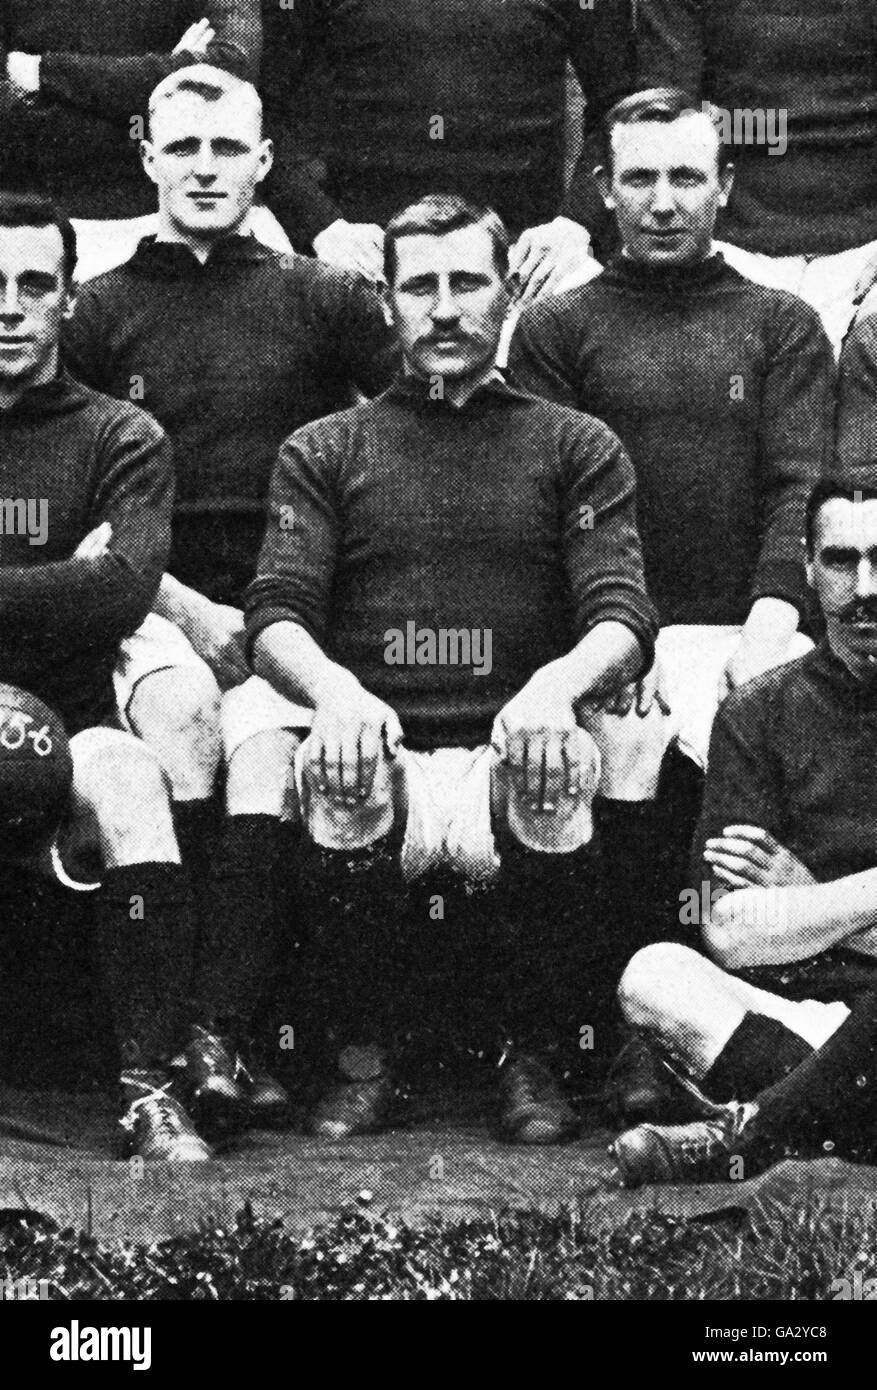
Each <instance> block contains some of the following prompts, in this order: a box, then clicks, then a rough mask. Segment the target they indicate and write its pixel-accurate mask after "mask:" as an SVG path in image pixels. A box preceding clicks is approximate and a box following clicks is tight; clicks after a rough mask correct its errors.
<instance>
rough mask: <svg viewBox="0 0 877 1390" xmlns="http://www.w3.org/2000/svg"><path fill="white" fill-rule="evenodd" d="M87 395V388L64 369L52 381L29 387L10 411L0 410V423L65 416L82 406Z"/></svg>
mask: <svg viewBox="0 0 877 1390" xmlns="http://www.w3.org/2000/svg"><path fill="white" fill-rule="evenodd" d="M87 394H88V393H87V392H86V390H85V387H84V386H82V385H81V384H80V383H79V382H78V381H76V380H75V379H74V378H73V377H72V376H70V374H69V372H67V371H65V370H64V368H63V367H62V368H61V369H60V370H59V372H58V374H57V376H54V377H52V380H51V381H45V382H43V383H42V384H41V385H39V386H29V387H28V389H27V390H26V391H25V392H24V393H23V394H22V395H21V396H19V398H18V400H17V401H16V402H15V404H14V405H12V406H10V407H9V409H8V410H3V409H0V423H2V422H3V421H4V420H13V419H22V418H25V419H27V418H39V417H41V416H45V415H59V414H64V413H65V412H66V411H68V410H73V409H76V407H78V406H79V405H81V404H82V402H83V401H84V400H85V399H86V398H87Z"/></svg>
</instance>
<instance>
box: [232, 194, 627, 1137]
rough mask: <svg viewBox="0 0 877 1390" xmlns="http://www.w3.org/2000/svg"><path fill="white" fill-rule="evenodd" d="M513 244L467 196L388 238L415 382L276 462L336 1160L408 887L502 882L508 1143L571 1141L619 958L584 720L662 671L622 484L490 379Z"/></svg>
mask: <svg viewBox="0 0 877 1390" xmlns="http://www.w3.org/2000/svg"><path fill="white" fill-rule="evenodd" d="M508 245H509V242H508V234H507V232H506V231H505V228H504V227H503V224H502V222H501V221H500V219H499V218H498V216H497V215H496V213H494V212H491V211H489V210H487V209H484V208H480V207H477V206H473V205H471V204H469V203H467V202H466V201H465V200H464V199H461V198H458V197H447V198H446V197H443V196H441V195H431V196H428V197H426V198H423V199H422V200H421V201H420V202H419V203H416V204H414V205H413V206H411V207H409V208H406V209H405V210H404V211H402V212H400V213H399V214H398V215H397V216H396V217H395V218H394V219H392V221H391V222H390V223H389V226H388V228H387V237H386V260H385V275H386V280H387V283H388V288H387V290H386V295H385V302H386V310H387V315H388V320H389V321H390V322H392V324H393V327H394V329H395V332H396V335H397V337H398V341H399V344H400V347H401V351H402V356H403V363H404V374H403V375H402V376H400V377H399V379H398V380H397V381H396V383H395V384H394V385H393V386H392V387H391V388H390V390H389V391H387V392H385V393H384V395H382V396H381V397H379V398H378V399H377V400H376V401H373V402H370V403H367V404H364V405H359V406H356V407H354V408H353V409H352V410H348V411H344V412H342V413H340V414H337V415H333V416H330V417H329V418H328V419H326V420H322V421H318V422H316V423H314V424H312V425H309V426H307V427H306V428H304V429H302V430H299V431H298V432H297V433H296V434H294V435H293V436H292V437H291V438H290V439H289V440H288V441H287V442H286V443H285V445H284V446H283V448H282V450H281V453H280V458H279V460H278V464H277V468H276V470H275V474H274V480H273V483H272V493H271V520H270V521H269V525H268V529H267V532H266V537H265V543H264V546H263V550H262V554H261V557H260V561H259V568H258V575H257V578H256V580H255V581H254V583H253V585H252V586H251V589H250V592H249V597H248V605H247V632H248V643H249V647H250V650H251V652H252V660H253V664H254V667H255V669H256V670H257V671H259V672H260V673H261V674H263V675H264V676H265V677H266V678H267V679H269V680H271V681H272V682H273V683H274V684H275V685H276V687H277V688H278V690H279V691H280V692H281V693H282V694H284V695H286V696H288V697H289V698H290V699H295V700H299V701H301V702H302V703H304V704H306V705H309V706H311V707H312V708H313V720H312V724H311V728H310V733H309V734H308V736H307V738H306V740H305V742H304V743H303V744H302V747H301V748H300V749H299V751H298V753H297V755H296V761H295V775H296V786H297V790H298V801H299V808H300V814H301V816H302V819H303V822H304V825H305V828H306V830H307V850H308V853H309V855H310V856H311V859H312V860H314V859H316V860H317V861H318V864H317V871H316V876H317V878H318V880H319V883H320V885H321V888H322V900H323V902H324V904H326V903H328V904H331V903H335V904H336V905H337V906H336V907H335V909H334V910H332V911H330V912H329V914H328V918H327V917H326V912H325V911H324V913H323V918H324V921H325V926H324V930H323V936H322V940H321V941H320V942H319V950H320V952H321V953H322V954H323V955H324V956H325V955H331V960H332V971H331V974H332V976H333V978H334V986H335V993H334V998H333V1008H332V1010H331V1011H330V1010H328V1009H327V1010H326V1012H331V1026H332V1027H334V1029H335V1030H336V1037H338V1041H339V1042H341V1041H346V1042H347V1043H348V1046H346V1047H345V1048H343V1050H342V1052H341V1054H340V1057H339V1076H338V1084H337V1086H336V1087H334V1088H333V1089H332V1090H331V1091H330V1092H329V1093H328V1094H327V1095H326V1096H325V1097H324V1099H323V1101H322V1103H321V1105H320V1107H319V1108H318V1110H317V1112H316V1114H315V1116H314V1118H313V1120H312V1126H313V1128H314V1130H315V1132H316V1133H318V1134H321V1135H323V1136H325V1137H333V1138H339V1137H343V1136H344V1135H347V1134H350V1133H353V1132H355V1131H357V1130H368V1129H373V1128H375V1127H376V1126H377V1125H379V1124H380V1123H382V1122H384V1121H385V1120H386V1118H387V1114H388V1106H389V1103H390V1100H391V1096H392V1083H391V1079H390V1069H389V1067H388V1066H387V1063H386V1058H385V1056H384V1055H383V1052H382V1048H381V1047H380V1046H377V1045H378V1044H383V1045H384V1047H386V1045H387V1044H388V1043H389V1041H390V1040H389V1038H388V1036H387V1032H388V1029H387V1026H386V1012H387V1007H388V993H387V989H388V981H389V980H390V979H391V978H392V968H393V965H394V963H395V960H394V958H395V957H396V956H397V955H398V951H399V949H400V943H399V941H398V937H397V938H395V939H394V935H393V929H394V927H395V925H396V919H397V916H398V911H399V908H398V895H399V892H400V889H401V885H402V883H403V880H404V881H406V882H414V881H416V880H424V881H426V880H425V879H424V876H425V875H428V874H429V873H430V872H431V871H433V870H434V869H436V868H437V867H439V866H444V867H445V868H451V869H453V870H455V871H456V872H457V873H459V874H462V875H465V876H466V878H467V879H468V880H470V881H472V882H482V883H491V882H493V881H494V880H497V881H498V885H499V886H498V892H499V894H500V897H499V901H498V905H497V907H496V908H495V911H494V912H493V914H492V923H493V925H492V928H491V929H490V933H489V935H490V940H489V943H485V942H482V943H481V945H482V948H485V947H486V949H483V950H482V953H481V954H480V955H479V956H478V958H477V959H474V960H471V961H470V962H468V966H469V971H470V972H471V976H472V978H477V979H478V980H479V994H478V997H479V999H482V1000H483V1001H484V1002H483V1008H484V1013H485V1015H486V1018H487V1021H486V1022H484V1025H483V1026H484V1027H485V1028H487V1029H490V1028H491V1027H492V1026H495V1027H497V1028H499V1027H504V1028H505V1029H509V1030H510V1031H511V1034H512V1037H513V1040H514V1042H515V1044H516V1046H515V1047H513V1048H511V1049H509V1048H506V1049H505V1050H504V1057H505V1065H504V1068H503V1085H504V1097H505V1099H504V1107H503V1118H502V1128H503V1132H504V1133H505V1134H506V1135H507V1136H508V1137H509V1138H512V1139H515V1140H518V1141H520V1142H528V1143H548V1142H553V1141H556V1140H558V1139H560V1138H562V1137H565V1136H566V1135H568V1134H570V1133H571V1132H573V1130H574V1127H575V1122H574V1116H573V1114H572V1112H571V1110H570V1107H569V1104H568V1102H567V1101H566V1099H565V1098H564V1097H563V1095H562V1094H561V1093H560V1091H559V1090H558V1087H557V1085H556V1083H555V1081H554V1079H553V1077H552V1076H551V1074H550V1072H549V1071H548V1070H547V1069H546V1066H545V1056H546V1055H547V1052H548V1050H549V1048H550V1046H551V1045H552V1044H554V1045H557V1043H558V1041H560V1042H563V1041H564V1040H566V1041H568V1039H569V1035H570V1032H571V1031H572V1030H574V1029H575V1035H574V1037H573V1048H574V1049H575V1047H576V1044H577V1042H578V1027H579V1024H580V1021H581V1018H582V1017H584V1018H585V1020H586V1022H588V1023H591V1021H592V1018H593V1014H592V1013H591V1011H590V1010H591V1007H592V1006H593V1007H594V1008H595V1009H597V1008H598V1004H597V1001H598V1000H600V997H601V991H602V990H603V987H604V983H605V981H606V980H607V979H608V978H609V975H610V974H611V960H612V958H613V956H614V953H615V952H616V951H617V949H618V942H617V941H616V940H615V938H614V936H613V932H612V930H611V928H610V927H609V926H608V925H607V921H606V918H605V916H604V914H603V911H602V908H601V906H600V902H599V899H598V898H597V897H596V896H595V892H596V889H595V873H596V866H597V863H598V859H599V850H598V843H597V840H596V839H595V836H594V824H593V816H592V803H593V800H594V793H595V790H596V786H597V781H598V779H599V777H600V755H599V753H598V752H597V748H596V742H595V739H594V738H593V737H591V735H590V734H588V733H586V732H585V730H584V729H583V728H582V727H581V724H580V722H579V719H578V717H577V711H578V710H579V707H580V702H582V701H585V702H587V701H592V702H595V703H596V702H599V701H602V700H605V699H606V698H608V697H609V696H611V695H612V694H614V693H615V691H616V690H617V689H618V688H619V687H621V686H623V685H624V684H625V682H629V681H631V680H635V679H636V678H637V677H638V676H639V675H640V674H641V673H642V672H643V671H644V670H645V669H646V668H647V667H648V665H649V664H650V662H651V655H652V634H653V617H652V609H651V605H650V603H649V600H648V597H647V595H646V592H645V588H644V585H643V578H642V566H641V558H640V550H639V541H638V538H637V535H636V530H635V526H634V521H633V516H634V511H633V508H634V492H633V477H632V473H631V469H630V465H629V462H628V460H627V458H626V456H625V454H624V451H623V450H622V448H621V446H620V444H619V442H618V440H617V439H616V438H615V436H614V435H613V434H612V433H611V431H609V430H608V429H607V428H606V427H605V426H604V425H602V424H600V423H599V422H598V421H596V420H593V419H590V418H588V417H586V416H583V415H579V414H578V413H575V412H572V411H569V410H566V409H563V408H558V407H554V406H551V405H548V404H547V403H545V402H543V401H539V400H537V399H535V398H534V397H531V396H528V395H524V394H522V393H521V392H519V391H516V390H514V389H512V388H511V387H509V386H507V385H506V383H505V382H504V380H503V379H502V377H501V376H500V375H499V373H498V372H497V371H496V369H495V366H494V363H495V358H496V351H497V346H498V342H499V335H500V330H501V326H502V322H503V319H504V317H505V314H506V312H507V309H508V305H509V301H510V297H511V285H510V282H509V275H508ZM285 510H290V511H291V512H292V513H293V514H294V515H295V518H296V521H295V525H294V526H292V527H291V528H285V529H284V528H282V527H281V526H280V525H279V518H280V517H281V516H282V515H283V513H284V511H285ZM607 772H608V769H607ZM400 871H401V872H400ZM394 895H395V896H394ZM607 960H608V961H609V965H608V967H607V964H606V962H607ZM328 973H329V972H327V974H328ZM467 973H468V972H467ZM488 981H490V982H491V983H488ZM396 983H397V988H398V989H399V990H402V991H407V992H409V993H410V992H411V990H412V988H413V980H412V979H410V978H399V972H398V971H397V981H396ZM467 993H468V990H467ZM583 999H584V1000H585V1001H590V1002H588V1003H587V1004H586V1005H585V1006H584V1013H581V1012H580V1010H581V1009H582V1007H583V1005H582V1001H583ZM322 1003H323V1006H324V1007H325V1004H326V1001H325V1000H323V1001H322ZM576 1019H577V1020H579V1022H575V1023H574V1021H573V1020H576ZM603 1026H604V1021H603V1016H602V1015H601V1016H600V1022H599V1025H598V1027H597V1031H598V1036H599V1040H600V1042H601V1043H602V1041H603V1035H602V1031H601V1030H602V1028H603ZM339 1034H340V1037H339V1036H338V1035H339ZM534 1052H538V1053H539V1054H540V1055H538V1056H536V1055H533V1053H534ZM580 1055H582V1054H580Z"/></svg>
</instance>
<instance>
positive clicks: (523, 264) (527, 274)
mask: <svg viewBox="0 0 877 1390" xmlns="http://www.w3.org/2000/svg"><path fill="white" fill-rule="evenodd" d="M544 255H545V247H544V246H540V245H539V243H538V242H535V241H527V243H526V246H525V247H524V249H523V255H522V257H521V260H520V263H519V264H518V265H517V266H516V267H515V271H516V274H517V276H518V279H519V280H520V282H521V290H522V297H526V295H527V291H528V289H529V285H530V279H531V277H532V276H533V275H534V274H535V273H536V270H537V268H538V267H539V265H540V264H541V262H542V258H543V256H544Z"/></svg>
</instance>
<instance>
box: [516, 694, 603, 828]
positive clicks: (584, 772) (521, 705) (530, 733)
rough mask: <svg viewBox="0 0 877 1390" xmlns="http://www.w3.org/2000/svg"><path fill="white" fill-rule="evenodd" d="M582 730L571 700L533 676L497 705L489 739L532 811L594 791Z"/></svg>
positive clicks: (547, 809)
mask: <svg viewBox="0 0 877 1390" xmlns="http://www.w3.org/2000/svg"><path fill="white" fill-rule="evenodd" d="M581 735H582V731H581V730H580V729H579V727H578V724H577V723H576V717H575V712H574V710H573V707H572V705H571V704H570V703H568V702H567V701H565V700H563V699H561V698H558V696H557V695H556V694H555V693H553V692H552V691H551V689H550V688H546V686H545V685H542V684H540V682H539V681H538V680H532V681H529V682H528V683H527V685H525V686H524V688H523V690H521V691H520V692H519V693H518V694H517V695H515V696H514V698H513V699H511V700H510V701H509V702H508V704H507V705H505V706H504V707H503V709H501V710H500V712H499V714H498V715H497V717H496V720H495V722H494V725H493V733H492V735H491V740H490V741H491V745H492V747H493V748H494V750H495V751H496V752H497V753H498V754H499V757H500V759H501V761H502V763H503V764H504V766H505V769H506V772H507V773H508V775H509V776H510V777H511V780H512V784H513V785H514V787H515V789H516V790H517V792H518V794H519V795H520V796H521V797H522V798H523V799H524V800H525V801H526V802H527V804H528V805H529V806H530V808H531V810H534V811H543V812H546V813H548V814H550V813H551V812H554V811H557V809H558V806H559V805H560V803H561V801H562V800H565V799H568V798H577V797H579V796H581V795H582V793H583V792H584V791H586V790H588V791H590V792H593V786H591V785H590V782H591V771H592V766H593V763H592V761H588V760H587V758H586V750H587V748H588V747H589V746H590V740H587V739H583V738H582V736H581Z"/></svg>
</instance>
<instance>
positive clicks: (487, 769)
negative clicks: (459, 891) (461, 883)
mask: <svg viewBox="0 0 877 1390" xmlns="http://www.w3.org/2000/svg"><path fill="white" fill-rule="evenodd" d="M399 756H400V758H401V759H402V763H403V767H404V770H405V781H406V786H407V790H408V820H407V823H406V826H405V839H404V841H403V844H402V856H401V867H402V873H403V876H404V878H405V880H406V882H407V881H409V880H410V879H414V878H419V877H420V876H421V874H425V873H428V872H429V871H430V870H431V869H435V868H437V867H438V866H439V865H441V864H444V865H446V866H448V867H449V868H452V869H456V870H457V872H458V873H461V874H464V875H465V877H466V878H467V879H469V880H470V881H471V882H473V883H490V882H492V881H493V880H494V879H495V878H496V876H497V874H498V872H499V855H498V854H497V851H496V842H495V841H494V838H493V829H492V826H491V820H490V785H491V771H492V768H493V763H494V757H495V754H494V753H493V751H492V749H490V748H488V747H481V748H437V749H436V750H435V751H434V752H432V753H412V752H411V751H410V750H408V749H404V748H403V749H402V750H401V751H400V754H399Z"/></svg>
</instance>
